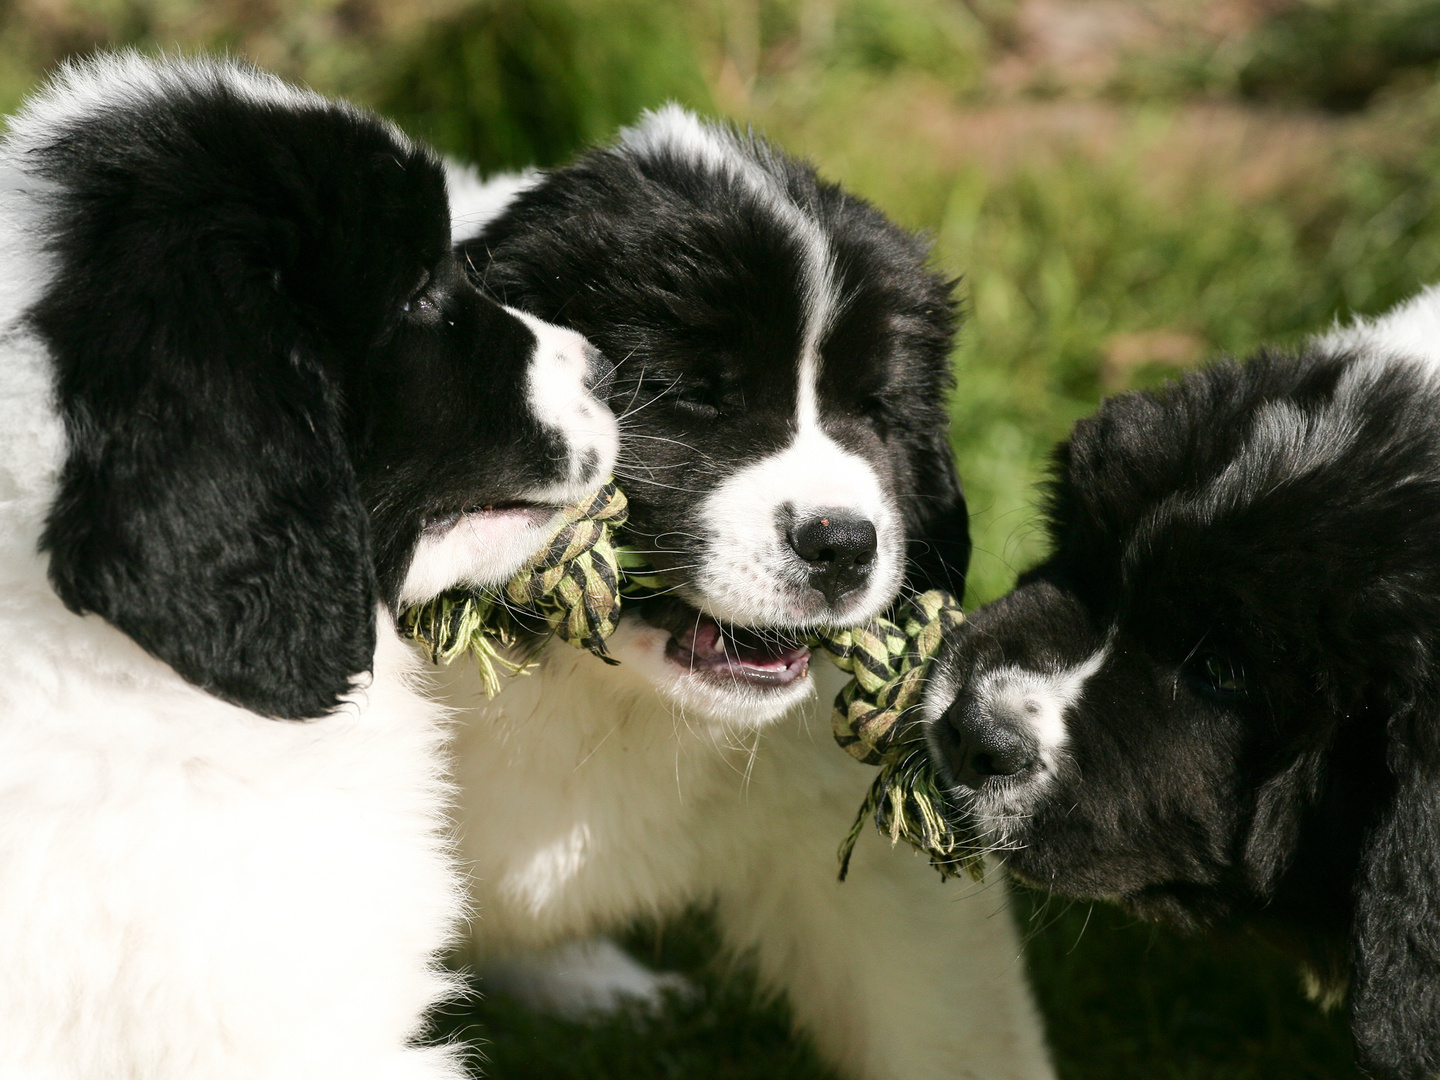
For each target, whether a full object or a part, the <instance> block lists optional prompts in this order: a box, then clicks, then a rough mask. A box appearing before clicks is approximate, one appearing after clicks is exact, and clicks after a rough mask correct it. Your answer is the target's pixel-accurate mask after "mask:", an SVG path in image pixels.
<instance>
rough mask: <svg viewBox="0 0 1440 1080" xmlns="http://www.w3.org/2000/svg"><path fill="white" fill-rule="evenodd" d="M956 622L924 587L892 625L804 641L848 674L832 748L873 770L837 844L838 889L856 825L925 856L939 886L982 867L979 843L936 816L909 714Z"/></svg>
mask: <svg viewBox="0 0 1440 1080" xmlns="http://www.w3.org/2000/svg"><path fill="white" fill-rule="evenodd" d="M964 620H965V616H964V615H963V614H962V613H961V611H960V604H959V602H958V601H957V600H956V599H955V597H953V596H951V595H950V594H949V593H947V592H944V591H942V590H940V589H932V590H930V591H929V592H924V593H921V594H920V595H919V596H917V597H915V599H914V600H912V601H910V603H908V604H906V605H904V606H903V607H902V608H901V609H900V610H899V611H898V612H897V613H896V619H895V621H892V620H890V619H883V618H876V619H871V620H870V621H869V622H867V623H865V624H864V625H863V626H855V627H848V628H844V629H837V630H822V631H820V632H819V633H818V634H817V635H816V637H815V638H814V640H813V643H814V644H815V645H816V646H818V647H819V648H820V649H822V650H823V651H824V652H825V653H826V654H827V655H828V656H829V657H830V658H831V659H832V660H834V661H835V664H836V665H837V666H838V667H839V668H840V669H841V670H843V671H848V672H850V673H851V674H852V675H853V676H854V678H852V679H851V680H850V681H849V682H848V683H847V684H846V685H845V688H844V689H843V690H841V691H840V694H839V696H838V697H836V699H835V712H834V716H833V725H834V732H835V741H836V742H837V743H839V744H840V746H841V747H842V748H843V749H844V750H845V752H846V753H848V754H849V755H850V756H851V757H853V758H855V759H856V760H858V761H862V762H864V763H865V764H866V765H878V766H879V767H880V773H879V775H878V776H876V777H875V781H874V783H872V784H871V785H870V791H869V793H868V794H867V795H866V797H865V801H864V802H863V803H862V804H861V806H860V812H859V813H858V814H856V815H855V823H854V824H853V825H851V826H850V831H849V832H848V833H847V834H846V835H845V839H844V840H842V841H841V843H840V851H839V857H840V880H842V881H843V880H845V874H846V872H847V871H848V870H849V868H850V855H851V853H852V852H853V851H854V849H855V842H856V840H858V839H859V837H860V832H861V830H862V829H863V828H864V827H865V819H866V818H869V817H872V816H873V817H874V819H875V825H876V827H877V828H878V829H879V830H880V832H881V833H882V834H883V835H885V836H888V837H889V838H890V842H891V843H898V842H899V841H901V840H904V841H905V842H906V843H908V844H910V845H911V846H912V847H914V848H915V849H916V850H917V851H921V852H923V853H925V854H926V855H928V856H929V857H930V864H931V865H932V866H934V867H935V869H936V870H938V871H939V872H940V876H941V877H942V878H948V877H951V876H953V875H955V874H957V873H959V872H960V871H961V870H962V869H963V870H966V871H967V872H969V874H970V875H971V876H972V877H976V878H978V877H979V875H980V873H981V871H982V869H983V865H984V864H983V862H982V861H981V859H980V856H979V845H978V844H977V843H975V840H974V838H973V837H972V836H970V835H968V834H966V833H963V832H959V831H957V830H956V829H955V828H954V826H952V825H951V824H950V822H949V820H948V819H947V817H946V815H945V813H944V811H943V804H944V803H943V795H942V793H941V791H940V789H939V787H938V786H937V785H936V782H935V773H934V769H933V768H932V767H931V764H930V757H929V755H928V753H927V752H926V749H925V741H924V737H923V735H922V734H921V733H920V731H919V728H918V724H917V722H916V721H917V718H916V716H915V713H914V710H915V708H916V707H917V706H918V705H919V704H920V695H921V692H922V691H923V689H924V684H925V674H926V672H927V671H929V669H930V664H931V662H932V661H933V660H934V659H935V655H936V653H937V652H939V649H940V645H941V643H942V642H943V641H944V638H945V634H946V633H947V632H948V631H950V630H952V629H954V628H955V627H957V626H959V625H960V624H961V623H962V622H964Z"/></svg>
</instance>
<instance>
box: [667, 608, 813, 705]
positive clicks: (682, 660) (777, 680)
mask: <svg viewBox="0 0 1440 1080" xmlns="http://www.w3.org/2000/svg"><path fill="white" fill-rule="evenodd" d="M642 617H643V618H644V619H645V621H646V622H648V623H650V625H652V626H654V627H656V628H658V629H661V630H669V631H670V640H669V641H668V642H667V643H666V645H665V657H666V659H668V660H669V661H670V662H671V663H672V664H674V665H675V666H676V667H679V668H681V669H682V670H684V671H685V672H687V673H688V674H690V675H697V676H699V677H701V678H704V679H708V680H711V681H714V682H718V683H724V684H725V685H727V686H735V685H741V686H748V687H753V688H756V689H760V690H766V689H778V688H780V687H784V686H789V685H791V684H792V683H795V682H798V681H800V680H801V679H803V678H805V676H806V675H808V674H809V672H810V649H809V647H808V646H806V645H805V644H803V643H802V642H800V641H797V640H795V638H794V637H793V635H789V634H786V633H785V632H783V631H779V630H755V629H751V628H747V627H737V626H724V627H722V626H721V625H720V623H719V622H717V621H716V620H714V619H712V618H711V617H710V616H708V615H705V614H703V613H701V612H699V611H697V610H696V609H695V608H693V607H691V606H690V605H689V604H685V603H682V602H680V601H678V600H675V599H674V598H669V597H667V598H665V599H664V600H663V601H652V602H650V603H647V604H646V605H645V606H644V610H643V611H642Z"/></svg>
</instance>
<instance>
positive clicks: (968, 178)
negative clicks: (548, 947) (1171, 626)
mask: <svg viewBox="0 0 1440 1080" xmlns="http://www.w3.org/2000/svg"><path fill="white" fill-rule="evenodd" d="M118 43H135V44H138V45H140V46H142V47H145V48H150V49H175V48H180V49H187V50H193V49H197V48H216V47H223V48H228V49H230V50H232V51H236V52H239V53H242V54H244V55H249V56H251V57H253V58H254V59H256V60H257V61H258V62H260V63H262V64H264V65H265V66H268V67H271V68H273V69H275V70H277V71H280V72H281V73H282V74H285V75H287V76H289V77H292V78H298V79H302V80H306V81H309V82H311V83H312V84H313V85H315V86H316V87H317V88H319V89H321V90H324V91H328V92H334V93H343V94H347V95H350V96H353V97H356V98H359V99H362V100H364V101H367V102H369V103H370V104H372V105H374V106H376V107H378V108H381V109H383V110H385V111H387V112H389V113H391V114H392V115H394V116H396V117H397V118H398V119H399V120H401V122H402V123H404V124H405V125H406V126H407V127H409V128H410V129H411V130H413V131H414V132H415V133H417V134H419V135H421V136H423V137H426V138H429V139H431V140H433V141H434V142H435V143H436V144H437V145H439V146H441V147H442V148H443V149H445V150H446V151H448V152H450V153H453V154H457V155H460V156H462V157H466V158H469V159H471V160H473V161H476V162H477V163H479V164H480V165H482V166H483V167H485V168H487V169H503V168H513V167H519V166H523V165H528V164H532V163H539V164H550V163H555V162H559V161H563V160H564V159H565V158H567V157H568V156H569V155H570V154H572V153H574V152H575V151H576V150H578V149H579V148H581V147H582V146H584V145H586V144H589V143H593V142H596V141H603V140H604V139H606V138H607V137H608V136H609V134H610V133H611V132H612V131H613V130H614V129H615V128H616V127H617V126H619V125H620V124H624V123H628V122H630V121H631V120H633V119H634V117H635V114H636V113H637V112H638V111H639V110H640V109H641V108H644V107H648V106H653V105H657V104H660V103H662V102H664V101H667V100H678V101H681V102H684V103H685V104H687V105H690V106H691V107H694V108H696V109H699V110H700V111H702V112H705V113H707V114H709V115H715V116H721V117H725V118H729V119H732V120H734V121H736V122H738V123H741V124H753V125H755V126H756V127H757V129H759V130H762V131H764V132H766V133H767V134H769V135H770V136H771V137H772V138H774V139H775V140H776V141H777V142H779V143H781V144H782V145H784V146H786V147H788V148H790V149H792V150H794V151H796V152H799V153H802V154H805V155H808V156H809V157H811V158H812V159H813V160H814V161H815V162H816V163H817V164H818V166H819V167H820V169H821V171H822V173H824V174H825V175H827V176H829V177H831V178H833V179H836V180H839V181H841V182H843V183H845V184H847V185H848V186H850V187H851V188H853V189H854V190H856V191H858V192H860V193H861V194H863V195H865V196H867V197H869V198H871V199H873V200H874V201H875V202H876V203H878V204H879V205H880V206H881V207H883V208H884V209H885V210H886V211H888V212H889V213H890V214H892V215H893V216H894V217H896V218H897V219H898V220H900V221H901V222H903V223H904V224H906V225H907V226H909V227H912V228H915V229H920V230H923V231H925V232H926V233H928V234H929V235H930V236H931V238H932V239H933V242H934V261H935V264H936V265H937V267H939V268H941V269H943V270H944V271H945V272H946V273H948V274H951V275H954V276H957V277H959V278H960V281H961V284H960V288H959V295H960V298H961V301H962V304H963V307H964V309H965V312H966V321H965V325H964V329H963V331H962V334H961V338H960V342H959V345H958V347H957V351H956V357H955V359H956V366H957V373H958V376H959V389H958V390H957V393H956V395H955V399H954V401H953V409H952V412H953V417H954V429H953V435H954V444H955V448H956V452H957V454H958V457H959V460H960V464H961V471H962V475H963V476H964V478H965V482H966V486H967V491H968V494H969V499H970V505H971V509H972V513H973V531H974V536H975V543H976V556H975V561H974V565H973V568H972V573H971V579H970V587H969V595H968V597H967V600H968V602H969V603H972V604H974V603H980V602H983V601H985V600H987V599H989V598H992V597H994V596H996V595H998V594H999V593H1001V592H1003V591H1004V590H1005V589H1006V588H1007V587H1008V586H1009V584H1010V583H1011V581H1012V580H1013V578H1014V574H1015V572H1016V570H1017V569H1019V568H1022V567H1024V566H1026V565H1028V564H1029V563H1031V562H1033V561H1034V560H1035V559H1036V558H1038V557H1039V556H1040V555H1041V554H1043V538H1042V536H1041V534H1040V531H1039V529H1038V525H1037V521H1036V518H1035V516H1034V511H1033V509H1032V501H1033V500H1032V489H1033V485H1034V484H1035V482H1036V481H1037V480H1038V479H1039V477H1040V476H1041V475H1042V474H1043V470H1044V464H1045V460H1046V455H1047V453H1048V452H1049V448H1050V446H1051V445H1052V444H1053V442H1054V441H1055V440H1056V439H1058V438H1060V437H1061V436H1063V435H1064V433H1065V432H1066V430H1067V429H1068V428H1069V426H1070V424H1071V423H1073V421H1074V420H1075V419H1076V418H1077V417H1079V416H1082V415H1084V414H1085V413H1086V412H1088V411H1089V410H1091V409H1092V408H1093V407H1094V405H1095V403H1096V402H1097V401H1098V399H1099V397H1100V396H1101V395H1102V394H1103V393H1107V392H1111V391H1114V390H1120V389H1125V388H1128V387H1133V386H1144V385H1150V384H1153V383H1154V382H1156V381H1157V380H1160V379H1163V378H1165V377H1166V376H1167V375H1168V374H1170V373H1172V372H1173V371H1174V370H1176V369H1177V368H1178V367H1182V366H1185V365H1188V364H1193V363H1196V362H1199V361H1201V360H1203V359H1204V358H1205V357H1207V356H1213V355H1215V354H1217V353H1220V352H1237V353H1243V352H1246V351H1248V350H1250V349H1252V348H1254V347H1255V346H1257V345H1258V344H1260V343H1262V342H1282V343H1292V344H1293V343H1298V342H1300V341H1302V340H1303V338H1304V336H1305V335H1306V334H1308V333H1310V332H1313V331H1315V330H1317V329H1320V328H1323V327H1324V326H1325V325H1327V324H1328V323H1329V322H1330V321H1331V320H1332V319H1334V318H1336V317H1343V316H1345V315H1346V314H1347V313H1350V312H1375V311H1378V310H1380V309H1382V308H1384V307H1385V306H1387V305H1389V304H1391V303H1393V302H1395V301H1397V300H1399V299H1401V298H1402V297H1404V296H1406V295H1407V294H1409V293H1410V292H1412V291H1414V290H1415V289H1416V288H1418V287H1419V286H1420V285H1422V284H1425V283H1427V282H1430V281H1434V280H1440V191H1437V177H1440V168H1437V166H1440V160H1437V156H1440V138H1437V135H1440V82H1437V64H1440V0H1134V2H1133V3H1130V4H1121V3H1106V4H1089V3H1087V2H1086V0H677V2H674V3H666V4H656V3H649V2H646V0H528V2H527V0H488V2H483V3H464V2H460V0H389V2H384V0H297V2H295V3H290V4H286V5H276V4H273V3H269V2H267V0H209V2H203V0H78V2H68V3H67V2H64V0H59V2H56V0H7V2H4V3H0V107H3V108H4V109H6V110H7V111H8V109H10V108H13V106H14V105H15V104H16V103H17V102H18V100H19V98H20V96H21V94H22V93H23V92H24V91H25V89H26V88H28V87H29V86H32V85H33V84H34V82H35V80H36V79H37V78H38V77H39V75H40V73H41V72H42V71H43V70H44V69H45V68H46V67H48V66H49V65H50V64H52V63H54V62H55V61H56V60H57V59H58V58H60V57H62V56H64V55H67V54H70V53H72V52H75V51H83V50H85V49H87V48H91V47H94V46H96V45H103V44H118ZM917 872H919V868H918V867H917ZM1016 909H1017V910H1016V916H1017V918H1018V919H1019V920H1020V921H1021V924H1022V926H1024V927H1025V928H1026V937H1027V940H1028V942H1029V945H1028V953H1029V959H1030V962H1031V965H1032V969H1033V972H1034V981H1035V986H1036V991H1037V995H1038V997H1039V999H1040V1001H1041V1003H1042V1005H1043V1007H1044V1010H1045V1013H1046V1016H1047V1019H1048V1023H1049V1025H1050V1031H1051V1035H1052V1040H1053V1043H1054V1046H1055V1052H1056V1058H1057V1062H1058V1064H1059V1065H1060V1066H1061V1072H1062V1075H1064V1076H1066V1077H1068V1078H1076V1080H1079V1078H1084V1080H1112V1078H1113V1080H1121V1078H1127V1080H1128V1078H1132V1077H1133V1078H1137V1080H1138V1078H1141V1077H1145V1078H1185V1080H1189V1078H1197V1080H1198V1078H1200V1077H1224V1078H1237V1080H1239V1078H1252V1077H1253V1078H1260V1077H1275V1076H1285V1077H1287V1078H1290V1077H1295V1078H1305V1077H1317V1078H1318V1077H1346V1076H1354V1075H1356V1073H1355V1072H1354V1069H1353V1067H1352V1066H1351V1065H1350V1064H1349V1049H1348V1044H1347V1041H1346V1036H1345V1031H1344V1025H1343V1023H1342V1022H1341V1021H1340V1020H1339V1019H1338V1018H1336V1017H1333V1016H1331V1017H1327V1016H1324V1015H1322V1014H1320V1013H1319V1012H1317V1011H1316V1010H1315V1009H1313V1008H1312V1007H1311V1006H1310V1005H1309V1004H1307V1003H1305V1002H1303V1001H1302V1000H1301V999H1300V996H1299V993H1298V990H1297V978H1296V975H1295V972H1294V971H1293V969H1292V968H1291V966H1290V965H1288V964H1287V963H1286V962H1285V961H1284V960H1283V959H1282V958H1279V957H1277V956H1275V955H1274V954H1272V953H1271V952H1270V951H1269V950H1268V949H1266V948H1265V947H1264V946H1262V945H1260V944H1259V943H1257V942H1254V941H1251V940H1249V939H1247V938H1245V937H1239V938H1224V939H1221V940H1218V941H1214V942H1195V941H1185V940H1180V939H1178V938H1176V937H1174V936H1173V935H1171V934H1169V933H1168V932H1165V931H1163V930H1158V929H1155V928H1152V927H1142V926H1136V925H1133V924H1131V923H1130V922H1129V921H1128V920H1126V919H1125V918H1124V917H1123V916H1121V915H1120V914H1118V913H1116V912H1114V911H1111V910H1108V909H1105V908H1103V907H1097V908H1095V909H1093V910H1092V909H1091V908H1089V907H1066V906H1063V905H1060V904H1058V903H1056V902H1047V901H1045V900H1044V899H1043V898H1039V897H1034V896H1030V895H1028V894H1027V895H1022V896H1020V897H1018V898H1017V900H1016ZM627 940H628V941H629V942H630V943H631V945H632V946H634V947H635V948H636V950H637V951H638V952H639V953H640V954H642V955H644V956H646V957H647V958H652V959H653V958H658V960H659V962H660V963H661V964H664V965H668V966H672V967H675V968H677V969H679V970H684V971H687V972H689V973H690V974H691V976H692V977H693V978H694V979H696V980H697V981H698V983H699V985H700V986H701V987H702V993H701V994H700V996H699V997H696V998H693V999H689V1000H685V1001H676V1002H674V1003H672V1006H671V1007H670V1008H669V1009H668V1010H667V1011H666V1013H665V1014H664V1016H663V1017H661V1018H659V1019H653V1018H641V1017H626V1016H622V1017H620V1018H616V1019H613V1020H610V1021H605V1022H602V1023H598V1024H596V1025H578V1024H565V1023H560V1022H557V1021H553V1020H547V1019H545V1018H542V1017H536V1016H534V1015H532V1014H529V1013H527V1012H526V1011H525V1010H523V1009H521V1008H520V1007H519V1006H517V1005H515V1004H514V1003H513V1002H508V1001H506V1000H505V999H503V998H501V997H498V996H497V997H492V998H490V999H487V1000H485V1001H483V1002H481V1003H480V1004H479V1005H478V1006H476V1007H474V1008H468V1007H467V1008H464V1009H459V1010H458V1011H451V1012H450V1013H448V1014H447V1015H446V1016H444V1017H442V1018H440V1021H439V1028H438V1029H437V1031H438V1033H439V1034H438V1035H437V1037H443V1036H444V1035H445V1034H446V1033H449V1034H456V1033H464V1034H466V1035H467V1037H478V1038H479V1039H481V1040H482V1041H483V1042H484V1045H483V1046H482V1051H483V1054H484V1055H485V1057H486V1059H487V1060H488V1065H487V1066H486V1069H487V1072H488V1073H489V1075H492V1076H495V1077H497V1078H500V1080H507V1078H508V1080H518V1078H523V1077H531V1076H534V1077H540V1076H545V1077H547V1078H565V1077H597V1078H598V1077H614V1076H625V1077H627V1078H629V1077H634V1078H637V1080H638V1078H646V1077H680V1076H684V1077H686V1078H687V1080H719V1078H729V1077H740V1076H756V1075H760V1076H767V1077H785V1078H791V1077H793V1078H816V1077H821V1076H824V1075H826V1074H825V1072H824V1070H823V1069H822V1068H821V1067H820V1066H818V1065H817V1064H816V1063H815V1061H814V1060H813V1057H812V1056H811V1055H810V1054H809V1052H808V1050H807V1049H806V1048H805V1047H804V1046H803V1045H802V1044H800V1043H799V1042H797V1041H795V1040H793V1039H792V1038H790V1037H789V1036H788V1034H787V1031H788V1020H787V1017H786V1015H785V1012H784V1009H783V1007H782V1006H781V1005H778V1004H772V1005H770V1006H757V1005H755V1004H753V997H754V993H753V991H754V987H753V983H752V981H751V980H750V979H749V977H748V976H747V975H746V973H745V970H744V966H743V963H742V964H741V965H740V966H739V967H738V968H730V969H726V970H724V971H722V970H720V969H716V968H714V967H713V966H712V965H711V964H709V963H708V962H707V959H706V958H707V957H708V956H709V955H710V953H711V952H713V935H712V934H711V931H710V930H709V928H708V926H707V923H706V920H705V918H704V916H703V913H701V914H694V915H691V916H689V917H687V918H685V919H681V920H678V921H677V922H675V923H672V924H670V925H668V926H665V927H663V928H662V927H640V928H632V929H631V930H630V931H629V933H628V937H627ZM657 941H658V942H659V943H660V945H659V947H658V949H657V947H656V945H655V942H657Z"/></svg>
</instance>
